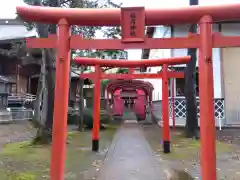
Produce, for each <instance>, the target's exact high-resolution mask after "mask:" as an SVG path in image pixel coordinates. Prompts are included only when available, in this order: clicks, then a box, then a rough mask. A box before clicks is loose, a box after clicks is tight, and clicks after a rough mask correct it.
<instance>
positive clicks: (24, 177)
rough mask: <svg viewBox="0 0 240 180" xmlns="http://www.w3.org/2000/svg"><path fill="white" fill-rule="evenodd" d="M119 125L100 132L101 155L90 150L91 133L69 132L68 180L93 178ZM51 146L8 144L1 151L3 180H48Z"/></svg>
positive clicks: (25, 142)
mask: <svg viewBox="0 0 240 180" xmlns="http://www.w3.org/2000/svg"><path fill="white" fill-rule="evenodd" d="M116 128H117V127H116V126H109V127H108V128H107V129H106V130H103V131H101V133H100V135H101V141H100V152H99V153H93V152H92V151H91V132H90V131H86V132H69V133H68V143H67V154H66V163H65V169H66V171H65V179H66V180H71V179H74V180H76V179H81V180H84V179H93V178H94V177H95V176H96V174H97V171H98V170H99V166H100V165H101V162H102V161H103V160H104V158H105V155H106V152H107V149H108V148H109V146H110V144H111V141H112V138H113V135H114V134H115V131H116ZM50 149H51V147H50V145H32V144H31V141H24V142H17V143H9V144H6V145H5V146H4V147H3V149H1V151H0V180H47V179H49V165H50V153H51V151H50Z"/></svg>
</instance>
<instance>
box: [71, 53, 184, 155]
mask: <svg viewBox="0 0 240 180" xmlns="http://www.w3.org/2000/svg"><path fill="white" fill-rule="evenodd" d="M178 59H179V58H171V61H172V60H175V64H177V63H180V62H181V61H179V60H181V59H179V60H178ZM156 60H157V59H154V60H151V59H141V60H131V61H129V60H128V61H127V64H128V66H126V64H125V63H126V60H116V59H111V60H110V59H108V60H103V59H96V58H86V57H77V58H75V59H74V61H75V62H78V61H81V62H83V63H85V62H87V63H88V65H94V64H102V65H106V64H108V66H109V67H114V66H116V65H119V66H118V67H130V71H129V73H128V74H105V73H103V72H100V73H101V74H100V78H101V79H125V80H127V79H146V78H148V79H154V78H157V79H159V78H163V71H162V72H160V73H144V74H133V72H134V70H133V69H132V67H131V64H134V63H135V64H136V61H139V63H140V64H139V65H144V66H145V67H146V66H148V67H149V66H152V65H154V63H156ZM109 61H111V64H109ZM90 62H91V63H90ZM144 62H147V63H144ZM78 63H79V62H78ZM157 63H158V62H157ZM168 63H169V64H170V62H168ZM79 64H81V63H79ZM94 77H95V73H85V74H80V78H83V79H87V78H88V79H94ZM167 77H168V78H184V73H183V72H172V71H167ZM163 82H164V81H162V83H163ZM171 86H172V92H174V83H172V84H171ZM162 87H164V86H163V85H162ZM173 94H174V93H173ZM166 96H167V95H166ZM150 99H151V100H150V101H152V97H150ZM150 106H151V110H152V102H150ZM174 106H175V104H174V95H172V122H173V129H175V110H174ZM165 114H167V113H165ZM167 118H168V117H167ZM167 122H169V120H167ZM163 149H164V152H165V153H167V152H169V150H168V148H166V146H165V148H163Z"/></svg>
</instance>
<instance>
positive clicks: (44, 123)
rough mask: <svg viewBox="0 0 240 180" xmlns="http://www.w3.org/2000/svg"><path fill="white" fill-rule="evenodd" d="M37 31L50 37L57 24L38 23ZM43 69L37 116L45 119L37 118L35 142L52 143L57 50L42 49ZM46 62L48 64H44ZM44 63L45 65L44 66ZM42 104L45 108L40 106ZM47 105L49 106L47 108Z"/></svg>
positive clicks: (51, 3) (57, 2) (38, 2)
mask: <svg viewBox="0 0 240 180" xmlns="http://www.w3.org/2000/svg"><path fill="white" fill-rule="evenodd" d="M34 5H35V6H40V5H41V4H40V1H39V0H36V1H35V3H34ZM50 6H60V3H59V1H58V0H51V1H50ZM36 28H37V31H38V33H39V36H40V38H46V37H48V32H50V33H51V34H56V25H51V26H50V27H49V26H48V25H44V24H36ZM42 59H43V61H42V62H43V64H42V69H43V68H45V69H44V74H42V76H44V79H45V81H43V78H39V81H40V82H39V86H38V88H40V90H39V89H38V97H37V102H36V103H37V104H36V106H35V107H36V109H37V111H38V112H37V116H38V117H37V118H39V117H40V116H41V115H44V119H42V120H40V119H36V121H38V122H40V123H38V131H37V136H36V138H35V140H34V143H41V144H42V143H50V142H51V140H52V125H53V111H54V88H55V50H53V49H43V50H42ZM44 63H46V64H44ZM43 65H44V67H43ZM41 106H43V107H45V108H40V107H41ZM46 107H47V108H46Z"/></svg>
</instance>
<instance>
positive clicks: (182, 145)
mask: <svg viewBox="0 0 240 180" xmlns="http://www.w3.org/2000/svg"><path fill="white" fill-rule="evenodd" d="M142 127H143V131H144V133H145V137H146V139H147V140H148V142H149V144H150V146H151V148H152V150H153V152H154V153H155V155H156V158H157V159H158V160H159V161H160V162H161V163H162V165H163V167H164V168H165V169H166V171H167V172H166V173H167V174H169V176H170V178H169V179H171V180H185V179H199V178H201V168H200V140H195V139H190V138H185V137H184V135H183V130H175V131H171V153H169V154H164V153H163V148H162V142H161V134H162V132H161V129H160V128H159V127H157V126H155V125H147V126H144V125H143V126H142ZM239 152H240V146H238V145H235V144H229V143H226V142H222V141H218V140H216V154H217V172H218V177H219V178H218V179H221V180H222V179H225V180H233V179H239V178H240V175H239V174H240V173H239V172H240V167H239V160H236V158H235V159H234V157H235V156H239V155H240V153H239Z"/></svg>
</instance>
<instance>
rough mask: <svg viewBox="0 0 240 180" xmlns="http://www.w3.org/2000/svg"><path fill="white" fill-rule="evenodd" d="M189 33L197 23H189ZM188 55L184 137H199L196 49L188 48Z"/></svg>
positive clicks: (196, 0)
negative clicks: (189, 58)
mask: <svg viewBox="0 0 240 180" xmlns="http://www.w3.org/2000/svg"><path fill="white" fill-rule="evenodd" d="M190 5H198V0H190ZM189 32H190V33H197V25H196V24H194V25H190V28H189ZM188 55H189V56H191V60H190V62H189V63H188V64H187V67H186V69H185V72H184V77H185V98H186V113H187V114H186V115H187V116H186V125H185V130H186V137H188V138H193V137H195V138H199V132H198V117H197V103H196V62H197V49H196V48H190V49H188Z"/></svg>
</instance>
